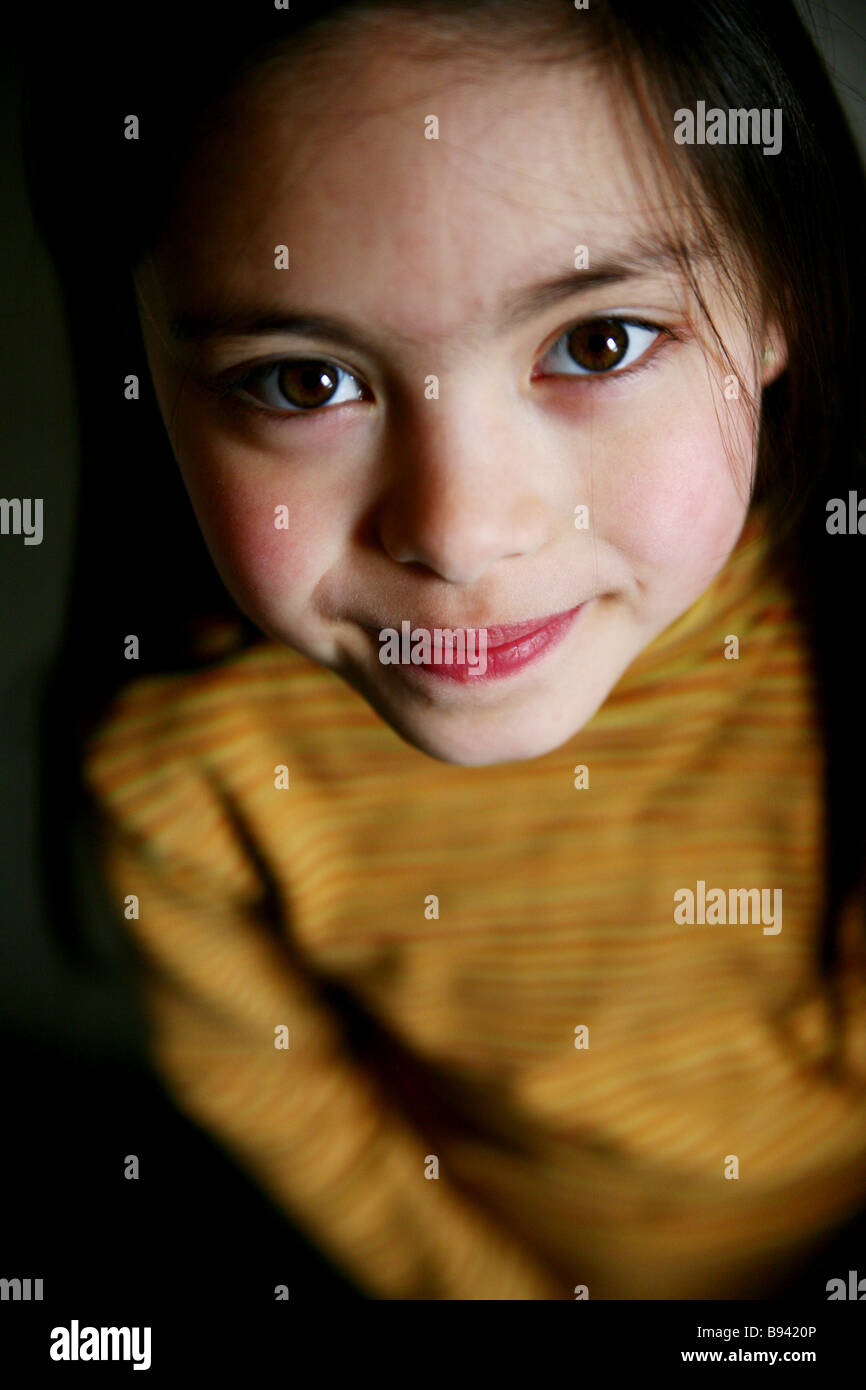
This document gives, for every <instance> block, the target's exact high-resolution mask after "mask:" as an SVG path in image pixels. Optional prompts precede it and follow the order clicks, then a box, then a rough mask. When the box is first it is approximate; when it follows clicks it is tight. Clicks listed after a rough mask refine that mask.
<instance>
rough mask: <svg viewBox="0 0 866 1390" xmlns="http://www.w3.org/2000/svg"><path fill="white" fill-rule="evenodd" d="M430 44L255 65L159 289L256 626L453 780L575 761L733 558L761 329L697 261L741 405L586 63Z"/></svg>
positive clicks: (219, 513) (201, 499)
mask: <svg viewBox="0 0 866 1390" xmlns="http://www.w3.org/2000/svg"><path fill="white" fill-rule="evenodd" d="M411 49H412V45H411V34H410V31H409V30H407V29H405V28H404V29H401V28H399V27H396V26H395V25H394V24H393V23H390V24H387V25H386V26H385V27H384V28H383V29H381V30H377V34H376V37H375V39H371V38H370V37H369V36H366V37H362V36H358V37H357V38H355V39H353V40H352V43H351V45H347V44H346V43H345V42H344V43H341V45H340V48H339V59H340V62H339V65H337V64H335V62H334V56H335V55H334V54H331V55H330V57H329V55H327V54H323V55H321V56H320V57H319V58H318V59H316V60H315V61H311V60H309V59H308V60H307V64H306V67H305V69H304V72H303V74H301V75H300V76H299V75H297V74H295V73H294V72H293V69H292V67H291V65H290V64H285V63H281V64H279V65H275V66H274V67H273V68H272V69H270V70H268V71H267V73H265V72H263V71H262V72H260V73H259V75H258V77H257V78H256V80H255V82H254V83H252V84H251V85H250V86H248V88H247V89H246V90H245V92H244V94H243V96H242V97H240V98H238V99H236V100H235V102H234V103H233V104H232V107H231V108H230V110H229V112H228V115H227V117H226V121H225V124H224V127H223V128H222V129H221V130H220V132H219V133H218V134H213V135H212V136H211V137H210V140H209V143H208V144H207V146H206V147H205V148H204V150H202V151H200V153H199V155H198V157H197V160H196V162H195V164H194V166H193V167H192V168H191V169H190V170H188V172H187V174H186V176H185V179H184V182H183V186H182V194H181V201H180V203H179V205H178V206H177V208H176V209H175V216H174V219H173V223H172V226H171V228H170V232H169V234H168V235H167V237H166V238H165V239H164V241H163V243H162V245H161V246H160V247H158V248H157V250H156V251H155V253H154V254H153V255H152V256H151V257H149V258H148V259H147V260H146V261H145V262H143V263H142V265H141V266H140V267H139V270H138V274H137V287H138V293H139V301H140V306H141V311H142V321H143V327H144V334H145V342H146V346H147V351H148V355H149V360H150V363H151V368H152V372H153V378H154V383H155V387H156V391H157V395H158V399H159V403H160V407H161V410H162V413H163V416H164V419H165V421H166V425H167V428H168V431H169V434H170V437H171V440H172V444H173V447H174V450H175V453H176V456H177V459H178V462H179V465H180V468H181V471H182V474H183V477H184V480H185V483H186V486H187V488H188V491H189V494H190V497H191V500H192V503H193V506H194V508H195V510H196V513H197V515H198V519H199V522H200V524H201V527H202V530H203V533H204V536H205V539H206V541H207V544H208V546H209V549H210V552H211V555H212V557H213V559H214V562H215V564H216V566H217V568H218V570H219V572H220V574H221V576H222V578H223V581H224V582H225V584H226V586H227V588H228V589H229V591H230V593H231V594H232V596H233V597H234V599H235V600H236V602H237V603H238V604H239V606H240V607H241V608H242V609H243V610H244V611H245V612H246V613H247V614H248V616H249V617H250V618H252V620H253V621H254V622H255V623H256V624H258V625H259V627H260V628H261V629H262V630H263V631H264V632H265V633H267V634H268V635H270V636H271V637H273V638H275V639H277V640H278V641H280V642H284V643H286V644H287V645H288V646H290V647H293V648H296V649H297V650H298V651H300V652H303V653H305V654H306V655H307V656H309V657H310V658H312V659H313V660H314V661H316V662H319V663H321V664H323V665H325V666H328V667H330V668H331V669H332V670H334V671H336V672H337V673H338V674H339V675H340V676H342V677H343V678H344V679H345V680H346V681H348V682H349V683H350V684H351V685H352V686H353V687H354V688H356V689H357V690H358V691H360V692H361V694H362V695H363V696H364V698H365V699H367V700H368V701H369V703H370V704H371V705H372V706H373V707H374V708H375V709H376V710H378V711H379V713H380V714H381V715H382V717H383V718H384V719H386V720H387V721H388V723H389V724H391V725H392V726H393V727H394V728H395V729H396V730H397V731H398V732H399V733H400V734H401V735H402V736H403V737H404V738H405V739H407V740H408V741H409V742H410V743H412V744H414V745H416V746H417V747H418V748H420V749H423V750H424V751H425V752H426V753H428V754H430V755H431V756H433V757H435V758H439V759H442V760H444V761H446V762H453V763H461V764H467V765H469V764H487V763H497V762H507V761H511V760H515V759H525V758H533V757H537V756H539V755H541V754H544V753H546V752H548V751H550V750H551V749H554V748H557V747H558V746H560V745H561V744H562V743H563V742H565V741H566V740H568V739H570V738H571V737H572V736H573V735H574V734H575V733H576V732H577V731H578V730H579V729H581V727H582V726H583V725H584V724H586V722H587V721H588V720H589V719H590V718H591V717H592V715H593V714H594V713H595V711H596V710H597V709H598V708H599V706H600V705H601V704H602V702H603V701H604V700H605V698H606V697H607V695H608V693H609V692H610V691H611V689H612V688H613V686H614V685H615V684H616V682H617V681H618V679H619V678H620V676H621V675H622V674H623V672H624V671H625V670H626V668H627V667H628V666H629V665H630V664H631V663H632V662H633V661H634V659H635V658H636V657H637V656H638V654H639V653H640V652H641V651H642V650H643V648H644V647H646V646H647V644H648V643H649V642H650V641H651V640H652V639H653V638H654V637H655V636H656V635H657V634H658V633H660V632H661V631H662V630H663V629H665V628H666V627H667V626H668V625H669V624H670V623H672V622H673V621H674V619H675V618H677V617H678V616H679V615H680V614H681V613H683V612H684V611H685V610H686V609H687V608H688V607H689V606H690V605H691V604H692V603H693V602H694V600H695V599H696V598H697V597H698V596H699V595H700V594H701V593H702V591H703V590H704V589H705V588H706V587H707V586H708V585H709V583H710V582H711V581H712V579H713V578H714V576H715V575H716V574H717V573H718V571H719V570H720V569H721V568H722V567H723V566H724V564H725V561H726V560H727V557H728V555H729V554H730V552H731V550H732V549H733V547H734V545H735V544H736V541H737V539H738V537H739V534H740V531H741V528H742V526H743V522H744V520H745V516H746V512H747V510H748V500H749V493H750V487H751V480H752V470H753V460H754V452H755V439H754V431H753V425H752V422H751V417H750V414H749V411H748V409H747V396H748V393H749V392H754V391H756V390H758V389H759V387H760V382H761V375H760V373H761V368H760V366H759V364H758V358H757V353H756V344H757V345H758V346H759V345H760V342H761V341H762V338H761V329H760V325H758V324H756V325H755V326H754V327H753V330H752V331H751V332H750V331H749V329H748V327H747V325H745V324H744V323H743V321H742V319H741V317H740V316H738V315H737V314H736V313H734V312H733V310H732V308H731V307H730V305H729V304H728V302H727V301H726V299H725V297H724V295H723V292H722V288H721V285H720V283H717V282H716V281H715V280H714V278H713V275H712V267H711V266H709V265H707V266H705V267H704V270H703V272H702V291H703V293H704V295H705V297H706V300H707V302H708V305H709V308H710V310H711V312H712V314H713V318H714V320H715V322H716V324H717V327H718V328H719V330H720V332H721V334H722V336H723V338H724V340H725V342H726V345H727V347H728V350H729V352H730V354H731V356H732V358H733V360H734V363H735V365H736V377H737V381H736V382H735V383H734V382H733V380H732V376H731V373H732V368H731V366H730V365H729V364H726V363H725V362H724V361H723V360H722V359H721V358H720V357H719V355H718V353H717V352H716V351H715V350H714V348H713V347H712V338H711V335H710V332H709V330H708V329H707V328H706V327H705V325H704V324H703V322H702V320H701V316H700V313H699V311H698V307H697V304H696V302H695V301H694V299H693V298H692V297H691V295H690V294H689V292H688V291H687V290H686V289H685V287H684V285H683V283H682V280H681V277H680V275H679V273H678V271H677V269H676V267H675V266H673V265H671V264H670V263H668V262H667V261H666V260H665V259H664V258H663V256H662V254H661V253H660V252H659V251H658V250H656V252H655V254H654V252H653V246H654V244H655V241H656V239H657V233H658V219H656V221H655V222H653V221H652V220H651V219H650V217H649V215H648V213H647V212H646V211H645V209H644V206H643V201H642V197H641V193H640V188H639V185H638V183H637V181H636V179H635V175H634V172H633V171H632V170H631V169H630V166H629V162H628V159H627V157H626V153H625V150H624V148H623V145H622V142H621V138H620V136H619V135H618V134H617V127H616V124H615V120H614V114H613V109H612V106H611V104H610V100H609V98H608V97H607V96H606V95H605V93H604V91H603V90H602V88H601V87H600V86H598V85H597V83H596V81H595V79H594V78H593V76H592V75H591V73H590V72H589V71H584V70H583V69H582V68H581V67H579V66H575V65H574V64H571V63H569V64H564V63H552V64H550V65H549V66H548V65H545V66H543V67H542V66H538V65H533V66H522V65H521V64H520V62H519V59H516V60H513V61H512V60H509V59H507V58H506V57H504V56H502V57H497V58H491V60H490V66H489V67H485V68H484V71H483V72H480V71H479V69H478V68H477V67H470V66H468V65H466V64H465V63H461V60H460V59H459V58H457V59H452V60H451V61H447V62H443V61H441V59H437V58H434V57H429V56H424V55H423V53H422V52H421V51H420V50H418V51H416V52H415V54H414V56H413V55H412V51H411ZM347 65H348V66H347ZM434 117H435V120H434V119H433V118H434ZM672 119H673V118H672ZM437 123H438V131H437V129H436V126H437ZM433 135H436V136H437V138H429V137H430V136H433ZM647 157H648V158H649V156H647ZM662 221H664V219H662ZM667 225H668V226H669V227H670V228H671V230H674V228H673V225H672V218H671V219H669V220H668V223H667ZM281 247H283V248H287V255H286V253H285V252H281V251H280V250H279V248H281ZM578 247H585V248H586V252H587V257H588V264H585V263H584V261H585V259H586V258H582V256H581V253H580V252H579V251H578V252H576V248H578ZM286 261H288V266H287V267H286ZM576 262H577V265H578V267H581V268H576ZM600 319H604V320H609V321H610V320H614V321H615V322H607V323H604V324H598V323H597V321H598V320H600ZM579 325H592V327H587V328H585V329H583V330H582V331H579V332H576V333H575V332H574V331H573V330H575V328H577V327H578V326H579ZM772 336H773V341H774V343H775V347H776V360H775V363H774V367H773V368H772V374H775V373H776V372H777V371H778V370H780V369H781V367H782V365H783V357H784V346H783V344H781V343H780V342H779V339H778V337H777V336H776V335H775V334H773V335H772ZM600 369H606V370H603V371H602V373H601V374H599V372H600ZM770 375H771V370H770V369H765V372H764V377H763V380H764V381H765V382H766V381H767V380H769V379H770ZM726 379H727V380H726ZM735 392H736V393H737V394H736V396H735ZM582 508H585V509H587V510H586V511H581V510H580V509H582ZM576 509H577V510H576ZM286 519H287V525H286ZM583 523H586V524H583ZM575 609H577V610H578V611H577V613H576V614H574V615H573V616H572V617H571V618H570V619H569V620H567V621H564V622H562V623H560V624H555V625H553V626H552V627H549V628H547V630H546V636H545V635H544V634H543V635H542V637H541V638H538V637H536V638H531V637H527V636H524V638H523V640H522V641H519V640H517V638H513V640H512V641H511V642H510V643H508V644H506V645H505V646H499V647H497V645H496V644H497V643H500V642H501V639H502V638H504V637H506V636H508V634H505V633H502V632H496V631H489V632H488V633H487V659H486V672H485V675H484V676H483V677H482V676H481V675H480V674H475V675H472V674H471V669H472V668H471V666H464V667H462V668H454V667H452V668H450V669H451V672H452V674H451V677H450V678H449V677H448V675H447V674H443V672H445V673H447V672H448V670H449V668H448V667H447V666H439V667H438V668H437V667H426V668H425V667H421V666H418V665H414V664H401V663H396V664H384V663H383V662H382V661H381V660H380V655H379V654H380V648H381V646H382V643H381V641H380V636H379V634H380V633H381V632H382V631H383V630H384V629H388V628H390V629H396V631H397V632H398V633H400V632H401V625H402V624H403V623H404V622H407V623H408V624H409V625H410V627H409V629H408V630H409V631H410V632H411V633H414V632H415V631H416V630H417V629H427V630H429V631H430V634H431V639H432V635H433V629H435V628H440V629H445V628H450V629H461V628H464V629H475V630H476V631H478V632H479V636H478V638H477V640H478V642H479V646H480V645H481V642H482V640H483V639H482V638H481V636H480V630H481V629H487V628H491V629H493V628H500V627H503V626H505V625H508V624H518V623H523V622H524V620H538V622H537V623H536V624H535V626H536V627H537V628H543V627H544V624H545V622H546V621H547V620H548V619H550V617H551V616H552V615H556V614H563V613H568V612H570V611H571V610H575ZM529 626H530V627H531V626H532V624H529ZM482 650H483V648H482ZM527 656H532V659H529V660H526V659H524V660H521V659H520V658H526V657H527ZM720 660H721V652H720ZM483 665H484V662H483V661H481V660H480V661H479V663H478V668H477V670H478V672H479V673H480V671H481V669H482V667H483ZM460 674H462V675H463V676H464V677H465V678H464V679H456V678H454V677H455V675H460Z"/></svg>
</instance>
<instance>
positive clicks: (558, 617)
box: [364, 601, 588, 683]
mask: <svg viewBox="0 0 866 1390" xmlns="http://www.w3.org/2000/svg"><path fill="white" fill-rule="evenodd" d="M587 602H588V601H585V602H584V603H580V604H578V605H577V607H575V608H567V609H563V610H561V611H560V612H557V613H551V614H549V615H548V616H546V617H541V618H525V619H522V620H521V621H520V622H516V623H488V624H485V625H479V626H477V627H449V625H448V624H447V623H442V622H440V623H434V624H431V625H429V626H428V625H425V624H421V623H417V624H413V623H410V622H408V621H407V620H405V619H403V620H402V621H401V622H400V623H399V624H393V625H391V626H390V627H387V628H385V627H381V628H376V627H370V626H367V625H366V624H364V626H365V627H366V629H367V631H368V632H370V633H371V635H372V636H374V637H376V638H377V639H378V640H379V641H383V640H384V639H383V638H382V634H383V633H384V632H386V631H387V632H389V633H394V634H396V635H397V636H398V638H399V639H400V651H399V655H396V656H395V655H391V656H389V657H388V660H387V662H386V661H385V659H384V657H383V656H382V653H381V652H380V660H382V661H383V664H396V665H401V666H406V667H409V668H410V669H411V671H412V672H413V673H414V672H418V673H419V674H420V675H421V677H422V679H424V680H425V681H426V679H427V678H428V677H432V678H433V679H434V680H440V679H445V680H452V681H461V682H463V683H469V682H470V681H471V682H473V683H477V682H479V681H488V680H500V679H502V678H503V677H504V676H510V675H513V674H515V673H516V672H517V671H519V670H522V669H523V668H524V667H526V666H528V665H529V664H530V663H534V662H536V661H538V660H539V659H540V658H541V657H543V656H545V655H546V654H547V653H548V652H550V651H552V650H553V648H554V647H556V646H558V645H559V643H560V642H561V641H562V640H563V639H564V638H565V636H566V635H567V633H568V632H569V630H570V629H571V626H572V624H573V623H574V621H575V619H576V618H577V617H578V615H579V614H580V613H581V612H582V611H583V609H584V608H585V607H586V606H587ZM446 631H450V632H451V633H453V634H454V635H455V640H454V643H453V644H452V645H451V646H450V647H449V644H448V643H447V642H444V643H440V645H439V647H438V649H437V648H436V647H435V646H434V645H433V639H434V635H435V633H437V632H446ZM423 633H426V634H428V635H429V639H430V644H428V646H427V647H426V648H425V646H424V645H423V644H422V643H420V639H418V641H417V642H416V639H417V638H418V634H423ZM443 648H444V651H443ZM395 649H396V646H395V647H393V648H392V650H395Z"/></svg>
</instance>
